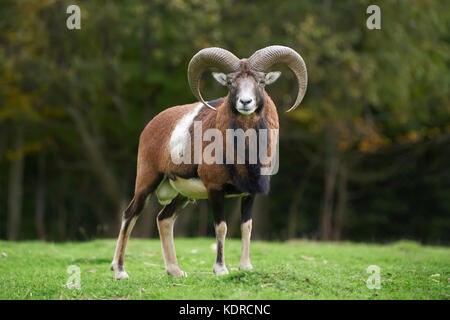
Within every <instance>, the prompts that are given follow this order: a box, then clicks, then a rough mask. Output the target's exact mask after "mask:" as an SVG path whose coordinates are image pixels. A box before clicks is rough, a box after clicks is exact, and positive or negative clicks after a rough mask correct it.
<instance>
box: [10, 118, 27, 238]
mask: <svg viewBox="0 0 450 320" xmlns="http://www.w3.org/2000/svg"><path fill="white" fill-rule="evenodd" d="M13 138H14V141H13V148H14V152H16V156H15V158H14V159H12V160H11V164H10V171H9V183H8V231H7V233H8V240H17V239H18V238H19V231H20V221H21V217H22V194H23V170H24V155H23V144H24V141H23V140H24V133H23V127H22V126H17V127H16V134H15V135H14V136H13Z"/></svg>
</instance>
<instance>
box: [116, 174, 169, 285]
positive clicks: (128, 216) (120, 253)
mask: <svg viewBox="0 0 450 320" xmlns="http://www.w3.org/2000/svg"><path fill="white" fill-rule="evenodd" d="M150 181H151V183H148V184H147V187H145V188H141V187H140V186H141V185H140V184H138V183H136V187H137V188H136V191H135V194H134V198H133V200H131V202H130V204H129V205H128V207H127V208H126V209H125V211H124V213H123V215H122V225H121V227H120V232H119V237H118V238H117V245H116V251H115V253H114V259H113V261H112V264H111V270H112V271H114V279H116V280H119V279H128V274H127V273H126V271H125V268H124V259H125V250H126V247H127V242H128V237H129V236H130V234H131V231H132V230H133V227H134V224H135V223H136V220H137V218H138V217H139V214H140V213H141V211H142V209H143V208H144V205H145V201H146V199H147V197H148V195H149V194H150V193H152V192H153V191H154V190H155V188H156V186H157V185H158V184H159V182H160V181H161V178H160V177H155V179H151V180H150ZM138 182H139V181H138Z"/></svg>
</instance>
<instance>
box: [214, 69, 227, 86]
mask: <svg viewBox="0 0 450 320" xmlns="http://www.w3.org/2000/svg"><path fill="white" fill-rule="evenodd" d="M212 75H213V77H214V79H216V81H217V82H218V83H220V84H221V85H223V86H226V85H227V75H226V74H225V73H221V72H213V73H212Z"/></svg>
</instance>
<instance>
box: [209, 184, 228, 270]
mask: <svg viewBox="0 0 450 320" xmlns="http://www.w3.org/2000/svg"><path fill="white" fill-rule="evenodd" d="M208 200H209V203H210V205H211V208H212V210H213V214H214V227H215V229H216V240H217V253H216V262H215V263H214V266H213V271H214V273H215V274H216V275H218V276H221V275H224V274H228V269H227V267H226V266H225V254H224V251H225V250H224V248H225V237H226V235H227V223H226V222H225V215H224V207H223V205H224V193H223V191H219V190H209V191H208Z"/></svg>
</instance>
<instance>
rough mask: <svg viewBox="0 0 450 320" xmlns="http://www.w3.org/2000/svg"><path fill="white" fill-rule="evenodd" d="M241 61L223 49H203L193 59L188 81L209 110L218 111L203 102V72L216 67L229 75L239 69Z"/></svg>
mask: <svg viewBox="0 0 450 320" xmlns="http://www.w3.org/2000/svg"><path fill="white" fill-rule="evenodd" d="M239 65H240V60H239V59H238V58H237V57H236V56H235V55H234V54H232V53H231V52H230V51H228V50H225V49H222V48H206V49H202V50H200V51H199V52H197V54H196V55H195V56H193V57H192V59H191V61H190V62H189V67H188V80H189V86H190V87H191V90H192V93H193V94H194V96H195V97H196V98H197V99H199V100H200V101H201V102H202V103H204V104H205V105H206V106H208V107H209V108H211V109H213V110H216V108H214V107H212V106H210V105H209V104H208V103H207V102H205V100H203V97H202V94H201V93H200V80H201V78H202V74H203V71H205V70H206V69H207V68H211V67H216V68H219V69H221V70H222V71H224V72H226V73H229V72H233V71H236V70H237V69H238V68H239Z"/></svg>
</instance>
